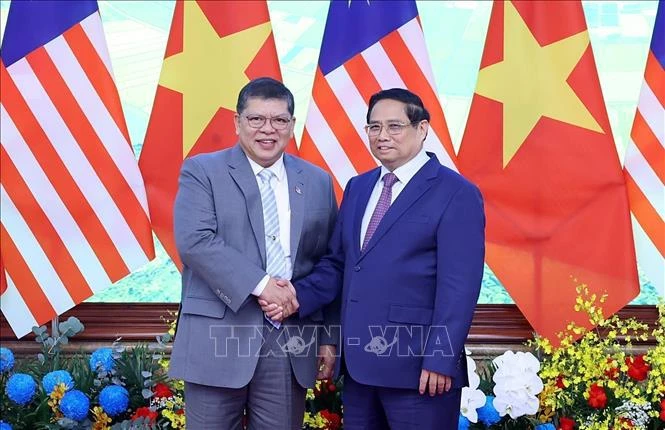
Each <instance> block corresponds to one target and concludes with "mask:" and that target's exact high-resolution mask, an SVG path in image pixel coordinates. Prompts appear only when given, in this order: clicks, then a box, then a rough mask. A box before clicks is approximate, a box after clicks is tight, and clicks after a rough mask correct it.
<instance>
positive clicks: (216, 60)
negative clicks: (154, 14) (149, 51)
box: [139, 1, 297, 267]
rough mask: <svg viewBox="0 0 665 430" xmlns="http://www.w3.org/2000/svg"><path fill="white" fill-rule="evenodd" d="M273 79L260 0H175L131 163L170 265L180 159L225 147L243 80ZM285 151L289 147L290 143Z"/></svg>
mask: <svg viewBox="0 0 665 430" xmlns="http://www.w3.org/2000/svg"><path fill="white" fill-rule="evenodd" d="M261 76H270V77H272V78H275V79H279V80H281V74H280V71H279V62H278V59H277V51H276V50H275V40H274V38H273V34H272V27H271V25H270V15H269V14H268V6H267V4H266V2H265V1H177V2H176V6H175V12H174V14H173V22H172V23H171V32H170V34H169V40H168V43H167V45H166V53H165V54H164V64H163V65H162V71H161V74H160V77H159V84H158V86H157V93H156V95H155V102H154V104H153V108H152V113H151V115H150V122H149V123H148V130H147V132H146V137H145V141H144V143H143V150H142V151H141V157H140V159H139V167H140V168H141V172H142V174H143V179H144V181H145V187H146V192H147V195H148V205H149V208H150V217H151V219H152V226H153V229H154V230H155V232H156V233H157V237H158V238H159V240H160V241H161V243H162V245H163V246H164V248H165V249H166V251H167V252H168V254H169V256H170V257H171V258H172V259H173V261H174V262H175V263H176V265H177V266H178V267H181V263H180V258H179V257H178V254H177V251H176V248H175V242H174V239H173V201H174V199H175V194H176V191H177V188H178V176H179V174H180V166H181V164H182V161H183V159H185V158H187V157H189V156H191V155H195V154H198V153H202V152H212V151H216V150H219V149H223V148H228V147H231V146H233V145H234V144H235V143H236V141H237V136H236V134H235V129H234V127H233V115H234V113H235V107H236V102H237V99H238V93H239V92H240V89H241V88H242V87H243V86H244V85H245V84H247V83H248V82H249V81H250V80H251V79H254V78H258V77H261ZM288 151H289V152H291V153H295V152H296V151H297V149H296V146H295V142H294V141H291V143H290V145H289V148H288Z"/></svg>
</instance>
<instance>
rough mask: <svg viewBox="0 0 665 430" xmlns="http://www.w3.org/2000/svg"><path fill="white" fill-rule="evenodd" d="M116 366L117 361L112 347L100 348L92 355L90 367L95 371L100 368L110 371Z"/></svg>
mask: <svg viewBox="0 0 665 430" xmlns="http://www.w3.org/2000/svg"><path fill="white" fill-rule="evenodd" d="M114 366H115V361H114V360H113V350H111V348H99V349H98V350H96V351H95V352H93V353H92V355H91V356H90V369H92V371H93V372H97V371H99V370H103V371H104V372H110V371H111V370H113V367H114Z"/></svg>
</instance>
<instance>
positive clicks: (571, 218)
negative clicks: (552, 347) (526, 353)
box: [458, 1, 639, 341]
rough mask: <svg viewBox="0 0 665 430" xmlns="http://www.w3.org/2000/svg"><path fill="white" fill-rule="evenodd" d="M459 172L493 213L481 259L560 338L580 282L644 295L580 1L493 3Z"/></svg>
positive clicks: (603, 290) (616, 298)
mask: <svg viewBox="0 0 665 430" xmlns="http://www.w3.org/2000/svg"><path fill="white" fill-rule="evenodd" d="M458 162H459V168H460V171H461V172H462V173H463V174H464V175H465V176H466V177H468V178H469V179H470V180H472V181H473V182H475V183H476V184H478V186H479V187H480V188H481V190H482V193H483V196H484V198H485V205H486V214H487V220H488V223H487V234H486V238H487V239H486V240H487V252H486V259H487V263H488V264H489V266H490V267H491V268H492V270H493V271H494V273H495V274H496V275H497V277H498V278H499V279H500V280H501V282H502V283H503V285H505V287H506V289H507V290H508V292H509V293H510V295H511V296H512V298H513V299H514V300H515V302H516V303H517V305H518V306H519V308H520V310H521V311H522V313H523V314H524V315H525V317H526V318H527V319H528V320H529V322H530V323H531V325H532V326H533V328H534V329H535V330H536V331H537V332H538V333H539V334H540V335H543V336H546V337H548V338H550V339H551V340H554V341H556V334H557V333H558V332H560V331H562V330H564V329H565V328H566V325H567V324H568V323H569V322H571V321H576V322H578V323H584V325H586V326H588V325H589V323H588V320H587V319H586V318H585V315H583V314H582V313H578V312H575V311H574V305H575V298H576V296H577V293H576V290H575V287H576V285H577V284H581V283H583V284H586V285H587V286H588V288H589V290H590V291H591V292H592V293H597V294H598V297H600V295H601V294H607V295H608V298H607V301H606V303H605V304H604V305H603V310H604V311H605V315H610V314H613V313H615V312H616V311H618V310H619V309H620V308H622V307H623V306H624V305H626V304H627V303H628V302H629V301H630V300H631V299H633V298H634V297H635V296H636V295H637V294H638V293H639V283H638V278H637V267H636V263H635V250H634V247H633V238H632V232H631V225H630V213H629V210H628V201H627V195H626V186H625V183H624V179H623V175H622V171H621V165H620V163H619V158H618V155H617V153H616V149H615V146H614V141H613V138H612V131H611V129H610V125H609V121H608V118H607V112H606V111H605V105H604V103H603V95H602V92H601V89H600V83H599V80H598V74H597V71H596V65H595V62H594V58H593V51H592V49H591V44H590V42H589V34H588V32H587V27H586V22H585V20H584V13H583V10H582V5H581V3H580V2H579V1H567V2H548V1H524V2H522V1H514V2H502V1H497V2H494V5H493V8H492V14H491V17H490V23H489V29H488V33H487V39H486V41H485V51H484V53H483V58H482V61H481V65H480V72H479V75H478V83H477V86H476V92H475V94H474V97H473V100H472V104H471V110H470V113H469V119H468V122H467V126H466V130H465V133H464V138H463V140H462V145H461V147H460V151H459V154H458Z"/></svg>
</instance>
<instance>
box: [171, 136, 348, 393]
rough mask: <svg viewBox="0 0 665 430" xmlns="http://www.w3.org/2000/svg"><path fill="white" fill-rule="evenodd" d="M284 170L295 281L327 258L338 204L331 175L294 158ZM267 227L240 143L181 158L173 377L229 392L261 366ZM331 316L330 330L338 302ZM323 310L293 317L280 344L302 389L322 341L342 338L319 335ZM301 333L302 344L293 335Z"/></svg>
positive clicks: (309, 382) (289, 158)
mask: <svg viewBox="0 0 665 430" xmlns="http://www.w3.org/2000/svg"><path fill="white" fill-rule="evenodd" d="M284 166H285V168H286V174H287V179H288V186H289V200H290V207H291V260H292V263H293V280H297V279H298V278H301V277H303V276H305V275H307V274H308V273H309V272H310V271H311V269H312V267H313V266H314V264H315V263H316V262H317V261H318V260H319V258H321V256H322V255H323V254H324V253H325V251H326V247H327V244H328V239H329V237H330V235H331V233H332V229H333V227H334V224H335V218H336V215H337V203H336V200H335V195H334V191H333V186H332V179H331V178H330V175H328V174H327V173H326V172H324V171H323V170H321V169H319V168H318V167H316V166H314V165H312V164H310V163H307V162H306V161H303V160H301V159H299V158H296V157H293V156H291V155H288V154H285V155H284ZM263 225H264V224H263V209H262V206H261V194H260V192H259V188H258V185H257V183H256V178H255V176H254V173H253V172H252V169H251V167H250V165H249V161H248V160H247V156H246V155H245V153H244V152H243V150H242V149H241V147H240V146H239V145H238V144H237V145H236V146H234V147H233V148H230V149H226V150H222V151H217V152H213V153H208V154H201V155H197V156H194V157H191V158H188V159H186V160H185V161H184V163H183V166H182V171H181V174H180V181H179V187H178V193H177V195H176V200H175V212H174V230H175V241H176V246H177V248H178V252H179V253H180V258H181V259H182V262H183V272H182V304H181V311H180V320H179V323H178V332H177V335H176V339H175V343H174V346H173V352H172V354H171V364H170V370H169V375H170V376H171V377H174V378H179V379H183V380H185V381H188V382H193V383H197V384H203V385H208V386H216V387H227V388H240V387H243V386H245V385H247V384H248V383H249V381H250V379H251V378H252V376H253V374H254V370H255V368H256V364H257V362H258V360H259V355H260V354H259V351H260V348H261V343H262V342H261V341H262V330H263V325H264V316H263V313H262V311H261V308H260V307H259V305H258V303H257V301H256V297H255V296H252V295H251V292H252V291H253V289H254V288H255V287H256V285H257V284H258V283H259V281H260V280H261V279H262V278H263V277H264V276H265V275H266V272H265V267H266V251H265V236H264V227H263ZM324 313H326V314H327V319H326V321H325V322H326V324H333V325H334V324H338V323H339V313H338V306H333V307H331V308H329V309H327V312H324ZM324 313H321V312H320V313H318V314H316V313H315V314H313V315H311V316H310V317H308V318H305V319H302V320H299V319H296V318H294V317H292V318H289V319H287V320H286V321H285V324H284V326H283V327H282V329H281V331H282V332H283V336H282V337H280V341H281V343H282V344H285V345H286V344H288V345H289V346H287V348H286V349H287V350H288V351H290V352H288V354H289V357H290V360H291V367H292V369H293V371H294V374H295V377H296V379H297V380H298V382H299V383H300V385H302V386H303V387H311V386H313V384H314V380H315V376H316V371H317V369H316V352H317V349H318V345H320V344H334V343H335V342H337V341H338V339H337V338H336V336H334V334H333V336H328V335H327V333H325V332H324V331H322V330H321V329H320V326H321V324H323V322H324V317H323V315H324ZM317 326H318V328H317ZM294 333H296V334H297V336H299V337H300V338H301V339H297V338H296V339H292V338H293V337H294ZM330 333H334V332H330ZM300 340H303V341H304V342H302V341H301V342H298V341H300ZM303 345H307V346H306V347H305V348H304V349H303Z"/></svg>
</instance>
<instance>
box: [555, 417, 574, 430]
mask: <svg viewBox="0 0 665 430" xmlns="http://www.w3.org/2000/svg"><path fill="white" fill-rule="evenodd" d="M557 430H575V420H573V419H571V418H566V417H561V418H559V428H558V429H557Z"/></svg>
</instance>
